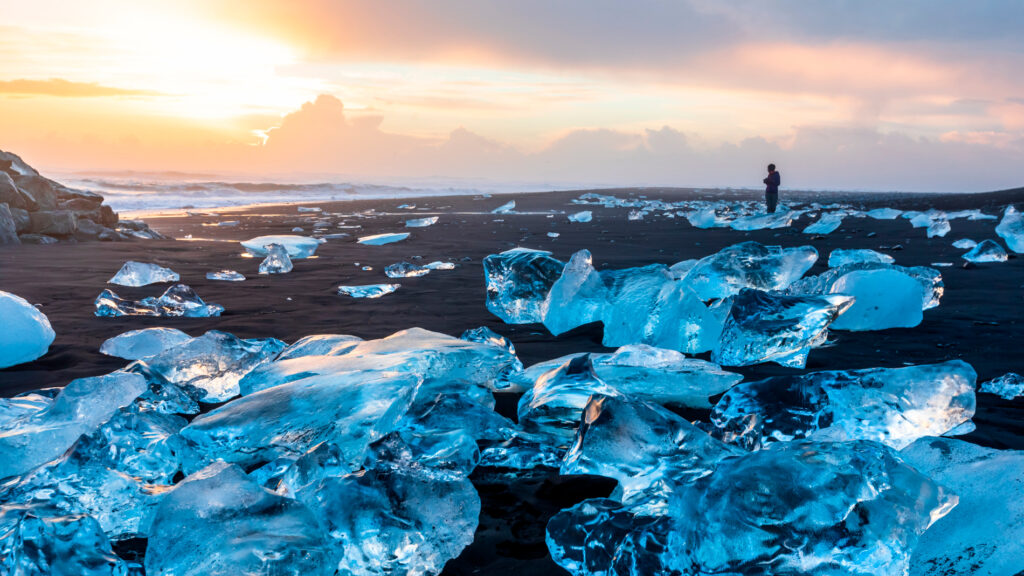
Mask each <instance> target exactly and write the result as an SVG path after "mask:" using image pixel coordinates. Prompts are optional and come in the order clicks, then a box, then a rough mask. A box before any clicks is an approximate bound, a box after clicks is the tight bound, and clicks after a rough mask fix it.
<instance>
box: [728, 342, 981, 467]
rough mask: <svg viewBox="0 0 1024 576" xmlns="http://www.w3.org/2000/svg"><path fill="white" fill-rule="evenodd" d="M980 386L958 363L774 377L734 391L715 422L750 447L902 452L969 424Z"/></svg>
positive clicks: (971, 372) (732, 439)
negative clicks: (849, 446)
mask: <svg viewBox="0 0 1024 576" xmlns="http://www.w3.org/2000/svg"><path fill="white" fill-rule="evenodd" d="M976 379H977V375H976V374H975V372H974V369H973V368H971V366H970V365H969V364H967V363H966V362H963V361H961V360H952V361H949V362H943V363H941V364H927V365H923V366H908V367H906V368H868V369H866V370H847V371H826V372H813V373H810V374H800V375H794V376H777V377H775V378H769V379H767V380H760V381H758V382H744V383H742V384H739V385H737V386H734V387H733V388H731V389H730V390H729V391H728V392H726V393H725V395H724V396H722V399H721V400H719V401H718V404H717V405H715V408H714V410H713V411H712V412H711V422H712V423H713V424H714V425H715V426H716V427H717V428H718V431H719V432H718V435H719V436H720V437H722V438H723V439H725V440H727V441H729V442H732V443H737V444H741V445H744V446H747V447H757V446H763V445H766V444H768V443H771V442H783V441H788V440H792V439H801V438H810V439H812V440H825V441H847V440H874V441H876V442H881V443H883V444H887V445H889V446H892V447H894V448H896V449H899V448H902V447H904V446H906V445H908V444H910V443H911V442H913V441H914V440H916V439H918V438H921V437H923V436H937V435H940V434H944V433H946V432H947V431H949V430H952V429H953V428H955V427H957V426H959V425H961V424H963V423H965V422H969V421H970V419H971V417H972V416H974V408H975V399H974V384H975V380H976Z"/></svg>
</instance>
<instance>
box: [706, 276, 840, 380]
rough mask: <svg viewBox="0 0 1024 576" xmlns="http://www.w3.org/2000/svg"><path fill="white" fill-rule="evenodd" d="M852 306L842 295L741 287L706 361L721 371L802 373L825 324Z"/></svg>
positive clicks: (820, 340) (824, 332)
mask: <svg viewBox="0 0 1024 576" xmlns="http://www.w3.org/2000/svg"><path fill="white" fill-rule="evenodd" d="M852 303H853V298H852V297H850V296H845V295H841V294H830V295H826V296H786V295H782V294H777V293H768V292H761V291H759V290H750V289H747V288H744V289H743V290H741V291H740V293H739V294H737V295H736V296H734V297H733V298H732V307H731V308H730V309H729V315H728V316H727V317H726V320H725V325H724V327H723V328H722V334H721V336H720V337H719V340H718V342H717V343H716V344H715V348H714V350H712V352H711V360H712V361H713V362H715V363H717V364H721V365H722V366H750V365H752V364H760V363H762V362H775V363H776V364H780V365H782V366H790V367H793V368H803V367H804V365H805V364H806V363H807V354H808V352H809V351H810V349H811V348H813V347H815V346H820V345H821V344H823V343H824V342H825V339H826V338H827V336H828V331H827V328H828V326H829V324H831V323H832V322H833V321H835V319H836V318H837V317H839V315H840V314H842V313H843V312H844V311H845V310H847V309H848V308H849V307H850V305H851V304H852Z"/></svg>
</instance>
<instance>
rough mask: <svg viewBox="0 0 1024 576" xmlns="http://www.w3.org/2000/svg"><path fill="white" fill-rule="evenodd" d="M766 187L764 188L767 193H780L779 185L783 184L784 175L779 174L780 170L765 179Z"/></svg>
mask: <svg viewBox="0 0 1024 576" xmlns="http://www.w3.org/2000/svg"><path fill="white" fill-rule="evenodd" d="M764 183H765V185H766V188H765V189H764V192H765V194H778V193H779V185H780V184H782V177H781V176H779V173H778V172H772V173H771V174H769V175H768V177H767V178H765V179H764Z"/></svg>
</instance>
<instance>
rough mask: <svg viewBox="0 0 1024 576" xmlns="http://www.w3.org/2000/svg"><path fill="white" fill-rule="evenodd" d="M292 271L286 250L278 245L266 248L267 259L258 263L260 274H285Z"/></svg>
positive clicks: (290, 260)
mask: <svg viewBox="0 0 1024 576" xmlns="http://www.w3.org/2000/svg"><path fill="white" fill-rule="evenodd" d="M291 271H292V259H291V258H289V257H288V250H286V249H285V247H284V246H282V245H280V244H270V245H269V246H267V257H266V258H264V259H263V262H260V274H287V273H289V272H291Z"/></svg>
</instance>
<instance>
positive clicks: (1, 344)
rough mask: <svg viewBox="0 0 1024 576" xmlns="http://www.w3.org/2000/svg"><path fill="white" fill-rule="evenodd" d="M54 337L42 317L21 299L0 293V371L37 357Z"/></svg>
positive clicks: (44, 352) (47, 348) (48, 347)
mask: <svg viewBox="0 0 1024 576" xmlns="http://www.w3.org/2000/svg"><path fill="white" fill-rule="evenodd" d="M55 337H56V333H54V331H53V328H52V327H51V326H50V321H49V319H47V318H46V315H45V314H43V313H42V312H40V311H39V310H38V309H36V307H35V306H33V305H31V304H29V303H28V301H26V300H25V299H24V298H21V297H20V296H16V295H14V294H11V293H10V292H4V291H2V290H0V368H7V367H8V366H14V365H16V364H21V363H23V362H31V361H32V360H35V359H36V358H39V357H40V356H42V355H43V354H46V351H47V350H49V349H50V344H52V343H53V339H54V338H55Z"/></svg>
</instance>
